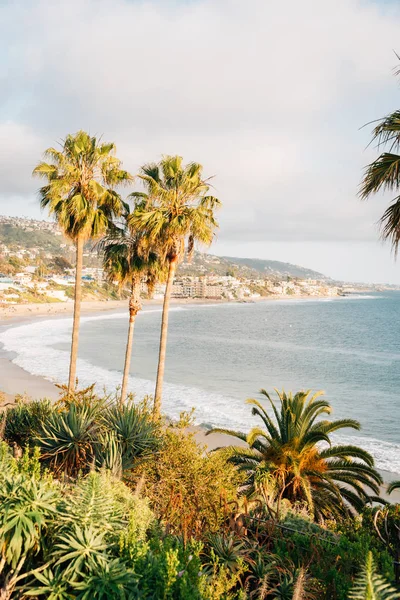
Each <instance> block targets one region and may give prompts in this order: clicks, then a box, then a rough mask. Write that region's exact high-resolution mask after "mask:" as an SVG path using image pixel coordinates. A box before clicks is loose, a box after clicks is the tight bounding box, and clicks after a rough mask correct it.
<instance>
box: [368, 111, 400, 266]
mask: <svg viewBox="0 0 400 600" xmlns="http://www.w3.org/2000/svg"><path fill="white" fill-rule="evenodd" d="M372 142H376V143H377V147H378V148H379V149H381V148H384V149H385V150H386V151H385V152H382V153H381V154H380V156H379V157H378V158H377V159H376V160H374V161H373V162H372V163H371V164H369V165H368V166H367V167H366V169H365V173H364V177H363V180H362V182H361V189H360V196H361V198H362V199H363V200H366V199H367V198H369V197H370V196H371V195H372V194H376V193H377V192H379V191H386V190H388V191H390V192H393V193H394V194H395V198H394V199H393V201H392V203H391V204H390V206H389V207H388V208H387V209H386V210H385V212H384V213H383V215H382V217H381V219H380V224H381V233H382V238H383V239H384V240H389V241H390V243H391V244H392V247H393V250H394V252H395V255H397V250H398V246H399V242H400V154H399V151H400V110H397V111H395V112H394V113H392V114H390V115H388V116H387V117H385V118H384V119H382V120H381V121H380V122H379V123H378V125H376V127H375V128H374V130H373V132H372V141H371V143H372Z"/></svg>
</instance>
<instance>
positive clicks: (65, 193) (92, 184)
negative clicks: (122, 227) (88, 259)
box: [33, 131, 131, 240]
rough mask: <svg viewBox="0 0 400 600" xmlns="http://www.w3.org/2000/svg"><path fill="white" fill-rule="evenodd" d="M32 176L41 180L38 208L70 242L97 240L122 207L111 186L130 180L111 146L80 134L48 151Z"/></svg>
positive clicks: (79, 132) (81, 132) (68, 138)
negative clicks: (42, 209) (54, 219)
mask: <svg viewBox="0 0 400 600" xmlns="http://www.w3.org/2000/svg"><path fill="white" fill-rule="evenodd" d="M45 157H46V158H48V159H49V162H40V163H39V164H38V165H37V166H36V167H35V169H34V171H33V174H34V175H37V176H38V177H41V178H43V179H44V180H45V185H44V186H43V187H42V188H41V189H40V192H39V195H40V201H41V206H42V208H46V209H48V211H49V213H50V214H51V215H54V216H55V218H56V219H57V221H58V223H59V225H60V227H61V229H62V231H63V232H64V233H65V235H66V236H67V237H69V238H71V239H72V240H76V239H77V237H78V236H81V237H82V238H83V239H85V240H86V239H89V238H92V237H97V236H99V235H101V234H103V233H104V232H105V231H106V230H107V229H108V227H109V223H110V221H111V219H112V218H113V217H114V216H117V217H118V216H120V215H121V214H122V213H123V211H124V209H125V206H124V204H123V203H122V201H121V198H120V197H119V195H118V194H117V193H116V192H115V190H114V188H115V186H118V185H120V184H122V183H125V182H127V181H129V180H130V179H131V177H130V175H129V173H127V171H124V170H122V169H121V161H120V160H119V159H118V158H116V156H115V145H114V144H112V143H111V144H110V143H100V142H99V140H97V139H96V138H95V137H91V136H90V135H88V134H87V133H86V132H84V131H78V132H77V133H76V134H74V135H67V137H66V138H65V140H64V141H63V144H62V147H61V149H60V150H58V149H56V148H48V149H47V150H46V152H45Z"/></svg>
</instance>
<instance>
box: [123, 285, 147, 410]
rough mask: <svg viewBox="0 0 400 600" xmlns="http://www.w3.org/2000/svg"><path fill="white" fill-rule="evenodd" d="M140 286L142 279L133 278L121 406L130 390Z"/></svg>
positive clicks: (139, 305)
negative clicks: (129, 382) (129, 380)
mask: <svg viewBox="0 0 400 600" xmlns="http://www.w3.org/2000/svg"><path fill="white" fill-rule="evenodd" d="M139 285H140V279H136V278H133V279H132V287H131V297H130V299H129V327H128V340H127V342H126V351H125V365H124V376H123V378H122V388H121V399H120V402H121V404H123V403H124V401H125V398H126V393H127V390H128V379H129V370H130V366H131V356H132V344H133V330H134V327H135V320H136V315H137V314H138V312H139V310H140V309H141V308H142V305H141V303H140V295H139Z"/></svg>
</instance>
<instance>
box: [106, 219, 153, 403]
mask: <svg viewBox="0 0 400 600" xmlns="http://www.w3.org/2000/svg"><path fill="white" fill-rule="evenodd" d="M98 246H99V250H100V251H101V253H102V256H103V265H104V268H105V270H106V272H107V275H108V280H109V281H111V282H117V283H118V285H119V287H120V288H121V289H122V288H125V287H127V286H129V288H130V297H129V327H128V339H127V344H126V351H125V364H124V374H123V379H122V387H121V399H120V401H121V403H123V402H124V400H125V398H126V393H127V389H128V379H129V371H130V365H131V356H132V344H133V330H134V326H135V321H136V316H137V314H138V312H139V311H140V310H141V308H142V304H141V300H140V287H141V282H142V280H143V279H145V280H146V282H148V285H149V286H150V288H151V287H152V286H154V283H155V282H156V281H158V280H160V279H162V277H163V267H162V264H161V261H160V259H159V256H158V255H157V253H156V252H154V251H152V250H149V248H148V244H147V241H146V239H145V237H144V235H143V234H142V233H140V232H139V233H138V232H135V231H131V230H129V228H128V227H125V228H124V229H122V228H116V229H115V230H114V231H113V232H112V233H111V234H109V235H108V236H106V237H105V238H104V239H103V240H102V241H101V242H100V243H99V245H98Z"/></svg>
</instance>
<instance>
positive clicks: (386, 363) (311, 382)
mask: <svg viewBox="0 0 400 600" xmlns="http://www.w3.org/2000/svg"><path fill="white" fill-rule="evenodd" d="M160 320H161V311H160V309H159V308H158V307H150V308H149V309H147V310H145V311H143V312H142V313H141V314H140V315H139V317H138V319H137V322H136V326H135V334H134V351H133V357H132V368H131V376H132V378H131V382H130V386H131V389H132V390H133V391H135V392H136V393H137V396H138V397H140V396H142V395H143V394H145V393H152V392H153V389H154V379H155V374H156V369H157V351H158V342H159V329H160ZM48 323H51V326H49V327H46V324H45V323H43V322H35V323H31V324H28V325H21V326H19V327H16V328H12V329H9V330H7V331H6V332H4V333H3V334H1V335H0V341H2V342H3V343H4V345H5V349H6V350H12V351H14V352H16V353H17V357H16V359H15V361H16V362H17V363H18V364H20V366H22V367H24V368H25V369H27V370H28V371H30V372H33V373H36V374H41V375H45V376H47V377H50V378H53V379H57V380H60V379H65V376H66V372H67V360H68V349H69V335H70V320H66V319H56V320H52V321H51V322H50V321H49V322H48ZM126 331H127V314H125V313H118V314H103V315H98V316H94V317H93V316H91V317H85V318H84V319H83V320H82V328H81V342H80V361H79V365H78V373H79V374H80V380H81V383H82V384H85V385H86V384H90V383H92V382H93V381H97V383H98V385H99V386H106V387H109V388H110V387H112V386H115V385H117V384H118V383H119V381H120V378H121V369H122V366H123V360H124V352H125V339H126ZM28 338H29V339H30V340H31V341H30V342H29V343H28V341H27V340H28ZM32 339H35V340H36V342H35V343H34V347H32ZM399 367H400V292H385V293H380V294H369V295H364V296H363V295H360V296H359V297H348V298H340V299H333V300H324V299H318V300H315V301H313V300H292V299H290V300H281V301H266V302H258V303H254V304H233V303H232V304H220V305H185V306H181V307H174V308H173V309H172V310H171V314H170V328H169V339H168V352H167V364H166V372H165V381H166V384H165V394H164V410H165V411H166V412H167V413H168V414H170V415H171V416H177V415H178V414H179V412H180V411H181V410H188V409H190V408H191V407H192V406H194V407H196V415H197V420H198V422H199V423H207V424H212V425H225V426H229V427H236V428H241V429H247V428H249V427H250V426H251V425H252V424H253V422H252V421H251V417H250V414H249V409H248V407H247V406H246V405H245V404H244V402H245V399H246V398H248V397H259V395H258V392H259V390H260V388H266V389H267V390H268V391H270V392H272V391H273V388H275V387H276V388H279V389H282V388H285V389H286V390H292V391H297V390H300V389H309V388H310V389H312V390H319V389H323V390H324V391H325V392H326V396H327V397H328V399H329V400H330V402H331V404H332V406H333V409H334V410H333V415H332V416H333V417H334V418H344V417H349V418H353V419H358V420H359V421H360V422H361V425H362V431H361V433H360V434H357V433H355V432H353V431H352V430H349V431H348V434H346V433H345V434H344V437H343V436H342V438H343V440H344V438H346V439H345V441H347V442H349V441H354V436H356V437H357V443H360V444H361V445H363V446H364V447H366V448H367V449H368V450H370V451H371V452H372V453H373V454H374V456H375V457H376V460H377V463H378V465H379V466H380V467H381V468H384V469H388V470H392V471H396V472H400V394H399V389H400V368H399Z"/></svg>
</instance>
